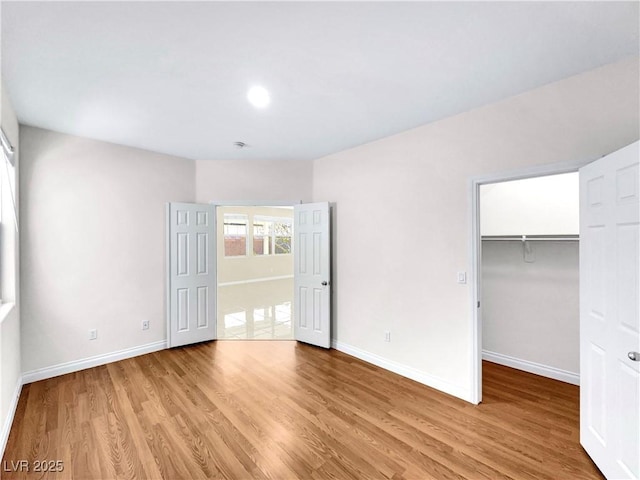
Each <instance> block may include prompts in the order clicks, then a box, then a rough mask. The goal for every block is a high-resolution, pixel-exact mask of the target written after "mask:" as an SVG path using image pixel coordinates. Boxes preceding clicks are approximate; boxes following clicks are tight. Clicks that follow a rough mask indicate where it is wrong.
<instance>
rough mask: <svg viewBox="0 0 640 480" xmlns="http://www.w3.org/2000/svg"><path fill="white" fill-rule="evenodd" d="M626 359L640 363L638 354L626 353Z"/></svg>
mask: <svg viewBox="0 0 640 480" xmlns="http://www.w3.org/2000/svg"><path fill="white" fill-rule="evenodd" d="M627 357H629V359H630V360H633V361H634V362H640V353H638V352H629V353H627Z"/></svg>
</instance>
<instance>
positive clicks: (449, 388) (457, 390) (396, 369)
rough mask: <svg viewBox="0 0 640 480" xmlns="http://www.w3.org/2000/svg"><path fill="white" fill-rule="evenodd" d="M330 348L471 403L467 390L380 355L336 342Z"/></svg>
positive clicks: (333, 341) (469, 393) (332, 341)
mask: <svg viewBox="0 0 640 480" xmlns="http://www.w3.org/2000/svg"><path fill="white" fill-rule="evenodd" d="M331 348H335V349H336V350H339V351H341V352H343V353H346V354H348V355H351V356H352V357H356V358H359V359H360V360H364V361H365V362H367V363H372V364H373V365H376V366H378V367H380V368H384V369H385V370H389V371H391V372H393V373H397V374H398V375H402V376H403V377H407V378H410V379H411V380H415V381H416V382H418V383H422V384H423V385H426V386H428V387H431V388H435V389H436V390H440V391H441V392H444V393H448V394H449V395H453V396H454V397H458V398H461V399H462V400H465V401H467V402H470V401H471V392H469V390H467V389H465V388H462V387H460V386H458V385H454V384H452V383H450V382H448V381H447V380H443V379H442V378H439V377H435V376H433V375H429V374H428V373H425V372H422V371H420V370H418V369H416V368H413V367H409V366H408V365H404V364H402V363H398V362H395V361H393V360H389V359H386V358H384V357H381V356H380V355H376V354H375V353H371V352H367V351H365V350H362V349H360V348H357V347H354V346H352V345H348V344H346V343H342V342H338V341H336V340H331Z"/></svg>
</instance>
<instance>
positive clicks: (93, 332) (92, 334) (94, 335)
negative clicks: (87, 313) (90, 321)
mask: <svg viewBox="0 0 640 480" xmlns="http://www.w3.org/2000/svg"><path fill="white" fill-rule="evenodd" d="M96 338H98V330H97V329H95V328H92V329H91V330H89V340H95V339H96Z"/></svg>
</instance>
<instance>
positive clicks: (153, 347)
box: [22, 340, 167, 384]
mask: <svg viewBox="0 0 640 480" xmlns="http://www.w3.org/2000/svg"><path fill="white" fill-rule="evenodd" d="M165 348H167V341H166V340H161V341H159V342H153V343H147V344H146V345H140V346H138V347H133V348H126V349H124V350H118V351H116V352H111V353H105V354H103V355H96V356H94V357H88V358H83V359H80V360H74V361H73V362H66V363H59V364H58V365H53V366H51V367H45V368H39V369H36V370H31V371H30V372H25V373H24V374H23V375H22V382H23V384H27V383H32V382H37V381H39V380H45V379H47V378H53V377H57V376H58V375H65V374H67V373H72V372H77V371H79V370H84V369H86V368H91V367H97V366H99V365H105V364H107V363H111V362H117V361H118V360H124V359H125V358H131V357H137V356H138V355H144V354H146V353H151V352H157V351H158V350H164V349H165Z"/></svg>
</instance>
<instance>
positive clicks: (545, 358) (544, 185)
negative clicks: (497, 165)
mask: <svg viewBox="0 0 640 480" xmlns="http://www.w3.org/2000/svg"><path fill="white" fill-rule="evenodd" d="M580 166H581V164H565V165H550V166H545V167H535V168H532V169H528V170H526V171H523V172H516V173H512V174H502V175H492V176H488V177H483V178H477V179H473V180H472V182H471V186H472V245H471V247H472V248H471V249H472V259H473V262H472V277H471V278H472V294H473V298H472V302H473V303H472V309H473V311H472V319H473V320H472V321H473V324H472V329H473V338H474V343H473V355H472V372H471V375H472V379H473V389H472V392H471V398H472V401H473V402H474V403H480V402H481V401H482V364H483V360H484V361H490V362H494V363H499V364H502V365H506V366H509V367H512V368H517V369H520V370H524V371H527V372H530V373H535V374H538V375H543V376H547V377H550V378H555V379H558V380H562V381H565V382H569V383H573V384H578V383H579V351H580V335H579V325H580V317H579V271H580V270H579V261H578V247H579V184H578V173H577V170H578V168H579V167H580ZM564 341H566V342H569V343H570V345H569V347H567V345H566V344H563V342H564Z"/></svg>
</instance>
